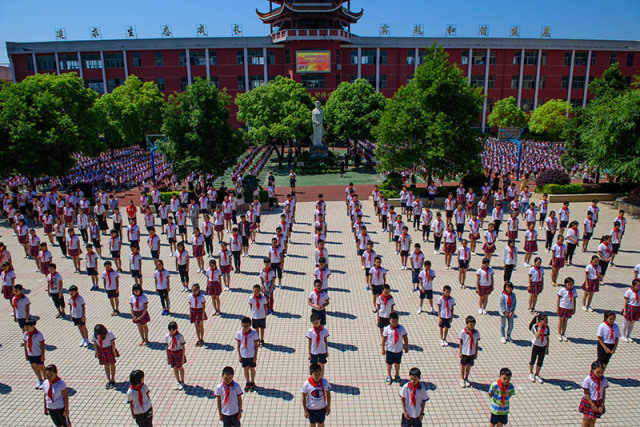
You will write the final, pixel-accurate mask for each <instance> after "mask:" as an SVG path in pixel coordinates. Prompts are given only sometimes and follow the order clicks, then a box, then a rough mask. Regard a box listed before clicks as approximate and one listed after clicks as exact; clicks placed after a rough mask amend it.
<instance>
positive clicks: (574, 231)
mask: <svg viewBox="0 0 640 427" xmlns="http://www.w3.org/2000/svg"><path fill="white" fill-rule="evenodd" d="M579 238H580V232H579V231H578V221H571V223H570V224H569V228H568V229H567V264H568V265H573V263H572V262H573V254H574V253H575V251H576V247H578V240H579Z"/></svg>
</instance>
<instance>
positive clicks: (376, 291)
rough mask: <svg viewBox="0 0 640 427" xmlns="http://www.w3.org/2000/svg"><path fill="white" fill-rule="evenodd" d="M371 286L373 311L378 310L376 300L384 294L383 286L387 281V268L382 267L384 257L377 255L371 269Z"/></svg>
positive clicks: (369, 278)
mask: <svg viewBox="0 0 640 427" xmlns="http://www.w3.org/2000/svg"><path fill="white" fill-rule="evenodd" d="M368 280H369V287H370V288H371V294H372V298H371V299H372V302H373V312H374V313H375V312H376V311H378V309H377V307H376V301H377V299H378V297H379V296H380V295H382V286H383V285H384V284H386V283H387V270H386V269H385V268H384V267H382V258H381V257H380V256H376V257H375V259H374V261H373V267H372V268H371V269H370V270H369V277H368Z"/></svg>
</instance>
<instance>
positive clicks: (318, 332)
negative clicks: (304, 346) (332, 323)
mask: <svg viewBox="0 0 640 427" xmlns="http://www.w3.org/2000/svg"><path fill="white" fill-rule="evenodd" d="M313 330H314V332H315V333H316V348H318V346H319V345H320V332H322V325H320V327H319V328H316V327H315V326H314V327H313Z"/></svg>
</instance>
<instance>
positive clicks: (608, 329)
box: [596, 322, 621, 344]
mask: <svg viewBox="0 0 640 427" xmlns="http://www.w3.org/2000/svg"><path fill="white" fill-rule="evenodd" d="M596 336H598V337H600V338H602V341H604V343H605V344H615V343H616V339H618V338H620V337H621V335H620V328H619V327H618V325H616V324H615V323H614V324H613V326H609V325H608V324H607V322H602V323H601V324H600V326H598V332H597V333H596Z"/></svg>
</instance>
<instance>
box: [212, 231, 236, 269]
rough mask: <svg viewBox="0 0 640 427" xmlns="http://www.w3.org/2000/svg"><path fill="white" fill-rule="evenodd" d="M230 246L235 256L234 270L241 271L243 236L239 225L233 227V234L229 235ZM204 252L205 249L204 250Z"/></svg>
mask: <svg viewBox="0 0 640 427" xmlns="http://www.w3.org/2000/svg"><path fill="white" fill-rule="evenodd" d="M229 248H230V249H231V255H232V257H233V265H234V268H233V272H234V273H240V255H241V254H242V236H240V232H239V230H238V227H233V229H232V230H231V236H229ZM203 252H204V251H203Z"/></svg>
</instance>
